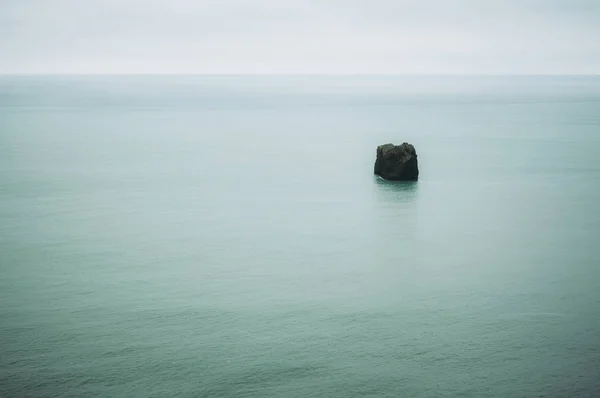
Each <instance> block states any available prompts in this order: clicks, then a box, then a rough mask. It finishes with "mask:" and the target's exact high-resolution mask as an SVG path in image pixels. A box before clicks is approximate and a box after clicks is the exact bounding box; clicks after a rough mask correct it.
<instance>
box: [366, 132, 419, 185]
mask: <svg viewBox="0 0 600 398" xmlns="http://www.w3.org/2000/svg"><path fill="white" fill-rule="evenodd" d="M375 174H376V175H378V176H380V177H381V178H383V179H386V180H393V181H416V180H418V179H419V165H418V162H417V151H415V147H414V146H412V145H411V144H408V143H406V142H405V143H403V144H402V145H394V144H385V145H379V146H378V147H377V160H376V161H375Z"/></svg>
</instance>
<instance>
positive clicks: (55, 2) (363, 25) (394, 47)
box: [0, 0, 600, 74]
mask: <svg viewBox="0 0 600 398" xmlns="http://www.w3.org/2000/svg"><path fill="white" fill-rule="evenodd" d="M0 73H42V74H53V73H59V74H70V73H77V74H95V73H167V74H171V73H175V74H178V73H181V74H190V73H193V74H203V73H207V74H215V73H218V74H288V73H289V74H600V0H0Z"/></svg>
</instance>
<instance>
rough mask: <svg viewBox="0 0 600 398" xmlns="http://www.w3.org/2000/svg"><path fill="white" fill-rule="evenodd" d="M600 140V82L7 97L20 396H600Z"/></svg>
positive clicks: (239, 86) (5, 165)
mask: <svg viewBox="0 0 600 398" xmlns="http://www.w3.org/2000/svg"><path fill="white" fill-rule="evenodd" d="M599 132H600V79H599V78H597V77H527V76H521V77H511V76H507V77H414V78H413V77H393V76H384V77H359V76H356V77H332V76H315V77H301V76H292V77H266V76H262V77H250V76H236V77H224V76H213V77H210V76H207V77H194V76H187V77H169V76H162V77H159V76H143V77H135V76H128V77H126V76H113V77H94V76H88V77H85V76H83V77H60V76H57V77H2V78H0V275H1V278H0V341H1V346H0V347H1V355H0V395H2V396H7V397H21V396H23V397H25V396H27V397H46V396H63V397H69V396H73V397H76V396H77V397H80V396H98V397H106V396H123V397H152V396H156V397H158V396H182V397H187V396H189V397H196V396H207V397H209V396H210V397H254V396H256V397H271V396H272V397H309V396H315V397H323V396H327V397H337V396H339V397H351V396H357V397H358V396H361V397H362V396H390V397H396V396H416V397H420V396H423V397H425V396H448V397H455V396H467V397H523V396H549V397H566V396H568V397H596V396H598V394H599V393H600V378H599V377H598V369H600V334H599V333H598V330H599V328H600V312H599V311H598V308H600V290H598V287H597V286H598V280H600V279H599V278H600V246H599V245H598V242H599V238H600V211H599V210H600V205H599V203H600V163H599V162H598V159H597V154H598V153H600V133H599ZM404 141H407V142H410V143H412V144H413V145H414V146H415V147H416V150H417V153H418V155H419V168H420V171H421V173H420V180H419V181H418V182H417V183H410V184H407V183H390V182H387V181H383V180H381V179H378V178H376V177H374V176H373V174H372V173H373V162H374V160H375V148H376V146H377V145H379V144H384V143H388V142H393V143H397V144H399V143H402V142H404Z"/></svg>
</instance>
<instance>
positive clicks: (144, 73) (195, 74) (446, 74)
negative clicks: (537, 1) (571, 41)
mask: <svg viewBox="0 0 600 398" xmlns="http://www.w3.org/2000/svg"><path fill="white" fill-rule="evenodd" d="M0 76H82V77H85V76H190V77H191V76H198V77H201V76H205V77H241V76H244V77H250V76H252V77H267V76H273V77H274V76H278V77H286V76H288V77H293V76H303V77H306V76H314V77H318V76H323V77H338V76H339V77H352V76H365V77H367V76H368V77H404V76H406V77H560V76H563V77H600V72H597V73H343V72H342V73H339V72H338V73H312V72H308V73H281V72H276V73H262V72H261V73H252V72H240V73H230V72H224V73H222V72H221V73H218V72H210V73H207V72H185V73H182V72H85V73H84V72H70V73H69V72H0Z"/></svg>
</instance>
